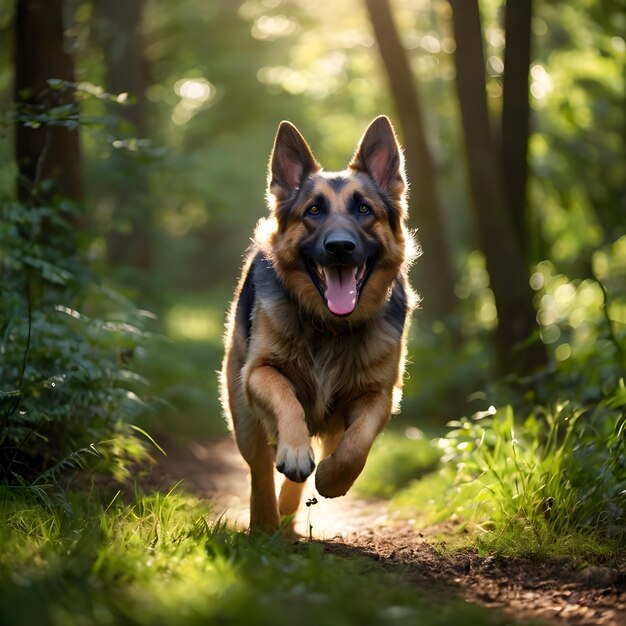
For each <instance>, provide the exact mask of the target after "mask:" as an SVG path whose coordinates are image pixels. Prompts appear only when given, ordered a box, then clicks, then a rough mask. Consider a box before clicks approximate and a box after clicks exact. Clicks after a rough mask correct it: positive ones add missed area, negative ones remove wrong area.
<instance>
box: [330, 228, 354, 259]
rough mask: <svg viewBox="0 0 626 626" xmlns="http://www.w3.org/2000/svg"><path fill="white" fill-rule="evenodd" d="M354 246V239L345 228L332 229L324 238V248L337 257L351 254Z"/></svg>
mask: <svg viewBox="0 0 626 626" xmlns="http://www.w3.org/2000/svg"><path fill="white" fill-rule="evenodd" d="M355 248H356V240H355V239H354V237H353V235H352V234H351V233H350V232H348V231H347V230H334V231H332V232H330V233H328V235H326V237H325V239H324V250H326V252H328V254H332V255H333V256H335V257H337V258H342V257H346V256H348V255H350V254H352V253H353V252H354V250H355Z"/></svg>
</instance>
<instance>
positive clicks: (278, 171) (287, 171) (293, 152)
mask: <svg viewBox="0 0 626 626" xmlns="http://www.w3.org/2000/svg"><path fill="white" fill-rule="evenodd" d="M319 169H320V164H319V163H318V162H317V161H316V160H315V157H314V156H313V153H312V152H311V148H309V146H308V144H307V142H306V141H305V140H304V137H303V136H302V135H301V134H300V132H299V131H298V129H297V128H296V127H295V126H294V125H293V124H292V123H291V122H281V123H280V125H279V126H278V132H277V133H276V139H275V140H274V147H273V149H272V156H271V157H270V166H269V172H268V176H267V178H268V181H267V191H268V193H269V194H271V195H273V196H274V197H275V198H276V199H277V200H280V199H282V198H284V197H285V196H287V195H288V194H289V193H290V192H292V191H293V190H294V189H297V188H298V187H300V184H301V183H302V180H303V179H304V178H305V177H306V176H308V175H309V174H311V173H313V172H317V171H318V170H319Z"/></svg>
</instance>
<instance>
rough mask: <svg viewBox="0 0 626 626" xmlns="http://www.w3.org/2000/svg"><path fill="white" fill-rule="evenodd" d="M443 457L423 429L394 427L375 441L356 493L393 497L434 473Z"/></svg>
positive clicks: (367, 495) (357, 484)
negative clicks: (417, 480) (413, 482)
mask: <svg viewBox="0 0 626 626" xmlns="http://www.w3.org/2000/svg"><path fill="white" fill-rule="evenodd" d="M440 457H441V450H439V449H437V448H436V447H435V446H433V445H432V444H431V442H430V440H429V439H428V438H426V437H425V436H424V433H423V432H422V431H421V430H419V429H417V428H415V427H408V428H406V429H404V430H398V429H397V428H394V427H391V428H389V429H387V430H386V431H385V432H384V433H383V434H382V435H380V436H379V437H378V439H377V440H376V441H375V442H374V445H373V446H372V450H371V452H370V455H369V457H368V459H367V463H366V465H365V469H364V470H363V473H362V474H361V476H359V478H358V480H357V482H356V483H355V485H354V492H355V493H357V494H359V495H361V496H366V497H378V498H387V499H388V498H391V497H392V496H393V495H394V494H396V493H398V491H400V490H402V489H403V488H404V487H406V486H407V485H408V484H409V483H411V481H413V480H416V479H418V478H420V477H422V476H424V475H426V474H428V473H429V472H432V471H433V470H434V469H435V468H436V467H437V465H438V464H439V459H440Z"/></svg>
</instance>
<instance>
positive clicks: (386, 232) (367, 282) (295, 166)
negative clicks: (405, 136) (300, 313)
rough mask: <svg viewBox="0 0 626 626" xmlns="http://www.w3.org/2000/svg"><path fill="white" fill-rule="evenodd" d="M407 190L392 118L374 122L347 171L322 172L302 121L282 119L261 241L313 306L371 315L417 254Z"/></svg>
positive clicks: (351, 315)
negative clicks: (298, 123) (299, 126)
mask: <svg viewBox="0 0 626 626" xmlns="http://www.w3.org/2000/svg"><path fill="white" fill-rule="evenodd" d="M406 188H407V185H406V181H405V177H404V167H403V157H402V152H401V150H400V147H399V146H398V142H397V140H396V136H395V133H394V131H393V128H392V126H391V123H390V122H389V120H388V119H387V118H386V117H384V116H381V117H378V118H376V119H375V120H374V121H373V122H372V123H371V124H370V125H369V127H368V128H367V130H366V131H365V134H364V135H363V137H362V138H361V140H360V142H359V144H358V146H357V149H356V151H355V153H354V156H353V157H352V160H351V161H350V164H349V165H348V168H347V169H346V170H344V171H342V172H324V171H322V168H321V166H320V165H319V163H318V162H317V160H316V159H315V157H314V156H313V153H312V152H311V149H310V148H309V146H308V145H307V143H306V141H305V140H304V138H303V137H302V135H301V134H300V133H299V132H298V130H297V129H296V128H295V126H293V125H292V124H290V123H289V122H282V123H281V124H280V126H279V128H278V133H277V135H276V140H275V142H274V148H273V150H272V155H271V158H270V166H269V173H268V189H267V198H268V204H269V207H270V212H271V216H270V219H269V220H265V221H263V222H262V223H261V224H260V225H259V227H258V229H257V233H256V239H257V241H258V242H259V243H260V245H261V246H262V247H263V249H264V251H265V253H266V254H267V255H268V256H270V258H271V259H272V261H273V263H274V266H275V268H276V271H277V273H278V275H279V276H280V278H281V279H282V280H283V282H284V283H285V285H286V286H287V288H288V289H289V290H290V291H291V292H292V293H293V294H294V296H295V297H296V298H297V299H298V301H299V304H300V305H301V306H303V307H304V308H305V309H307V310H309V311H310V312H312V313H314V314H317V315H318V316H321V317H322V318H328V317H329V315H330V317H332V318H333V319H335V320H338V319H340V318H346V319H349V320H350V321H361V320H363V319H367V318H368V317H369V316H371V315H372V314H373V313H374V312H375V311H376V310H377V309H378V308H379V307H380V305H381V304H382V303H383V302H384V301H385V299H386V298H387V297H388V291H389V287H390V285H391V283H392V282H393V280H394V278H395V277H396V275H397V274H398V272H399V271H400V270H401V269H402V268H403V266H404V264H405V263H406V262H407V261H408V258H409V257H410V256H411V250H412V245H411V244H412V243H413V242H412V238H411V236H410V234H409V233H407V230H406V224H405V223H406V217H407V208H406Z"/></svg>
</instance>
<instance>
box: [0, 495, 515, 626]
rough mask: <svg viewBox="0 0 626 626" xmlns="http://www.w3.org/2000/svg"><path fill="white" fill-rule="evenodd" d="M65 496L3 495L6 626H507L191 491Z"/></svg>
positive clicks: (1, 609) (0, 601)
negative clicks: (244, 526)
mask: <svg viewBox="0 0 626 626" xmlns="http://www.w3.org/2000/svg"><path fill="white" fill-rule="evenodd" d="M68 498H69V500H68V503H67V504H68V505H69V506H65V507H59V508H57V507H50V506H45V505H43V504H42V503H40V502H38V501H37V500H34V499H33V498H32V497H30V496H29V494H28V493H27V492H21V491H17V492H16V491H15V490H13V491H10V490H8V489H5V490H3V491H1V492H0V623H3V624H11V625H12V626H21V625H24V626H26V625H28V626H31V625H32V624H39V625H47V624H50V625H54V626H74V625H76V626H89V625H92V624H93V625H105V626H106V625H112V624H137V625H143V624H145V625H148V624H149V625H150V626H152V625H161V624H162V625H169V624H172V625H174V624H246V625H255V624H259V625H261V624H273V625H274V624H277V625H282V624H285V625H286V626H287V625H289V626H292V624H294V623H297V624H301V625H309V624H310V625H311V626H313V625H315V626H318V625H319V624H325V625H335V624H337V625H343V624H346V625H347V624H364V623H367V624H382V625H384V624H415V623H420V624H425V625H428V624H432V625H434V626H438V625H448V624H449V625H453V624H454V625H455V626H458V625H461V626H462V625H463V624H467V625H469V624H476V623H482V624H504V623H508V620H507V619H505V618H503V617H502V616H501V615H500V614H499V613H498V612H494V611H487V610H485V609H482V608H478V607H475V606H471V605H468V604H467V603H465V602H461V601H458V600H456V599H454V598H453V597H449V598H447V600H446V603H445V605H443V606H442V605H440V604H439V603H438V602H436V601H435V602H433V599H432V595H429V594H428V593H426V592H421V591H419V590H414V589H411V588H409V587H408V586H407V585H406V584H404V583H403V582H402V581H401V577H400V576H398V575H392V574H389V573H386V572H384V571H383V570H382V569H380V568H379V566H378V565H377V564H376V563H375V562H373V561H370V560H366V559H364V558H354V559H352V558H351V559H341V558H339V557H336V556H332V555H330V554H327V553H325V552H324V547H323V545H321V544H318V543H301V544H297V545H292V544H289V543H287V542H286V541H285V540H284V539H283V538H282V537H280V536H273V537H267V536H258V537H250V536H248V535H245V534H241V533H236V532H234V531H231V530H229V529H227V528H225V527H224V525H222V524H221V523H220V522H219V520H216V519H215V518H213V517H211V513H210V510H209V509H208V508H207V505H206V503H202V502H199V501H197V500H195V499H193V498H191V497H190V496H188V495H185V494H184V493H183V492H178V493H170V494H167V495H164V494H160V493H153V494H142V493H136V494H134V495H130V496H129V497H128V498H127V499H128V501H127V502H122V494H118V495H117V496H115V497H113V498H112V499H111V500H110V501H108V502H102V501H100V500H99V499H98V497H97V496H96V494H95V493H92V494H91V495H78V494H69V495H68Z"/></svg>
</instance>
